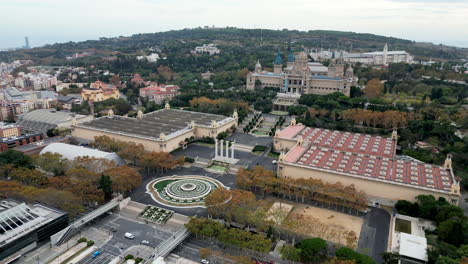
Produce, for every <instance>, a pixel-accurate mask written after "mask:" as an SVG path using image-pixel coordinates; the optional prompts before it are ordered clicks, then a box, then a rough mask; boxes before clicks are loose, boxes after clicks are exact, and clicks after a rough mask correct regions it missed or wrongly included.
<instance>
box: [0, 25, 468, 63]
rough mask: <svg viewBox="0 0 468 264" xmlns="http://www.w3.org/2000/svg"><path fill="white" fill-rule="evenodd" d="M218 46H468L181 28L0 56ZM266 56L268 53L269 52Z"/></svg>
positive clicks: (465, 52) (423, 54)
mask: <svg viewBox="0 0 468 264" xmlns="http://www.w3.org/2000/svg"><path fill="white" fill-rule="evenodd" d="M211 42H214V43H217V44H218V45H220V46H230V47H231V48H233V47H236V48H239V49H240V50H241V51H246V50H247V51H248V50H250V51H253V52H254V53H255V52H258V51H260V52H259V53H262V52H261V51H265V50H266V48H273V49H274V50H276V49H277V48H281V49H283V50H285V49H286V48H287V47H288V46H289V45H291V46H292V47H293V48H296V49H299V48H301V47H306V48H324V49H343V50H352V51H355V52H358V51H375V50H381V49H382V47H383V45H384V44H385V43H388V44H389V47H390V50H406V51H408V52H410V53H412V54H414V55H415V57H416V59H429V58H432V59H441V60H458V59H462V58H466V57H467V56H468V48H457V47H450V46H445V45H434V44H431V43H418V42H413V41H410V40H404V39H398V38H393V37H384V36H378V35H373V34H364V33H354V32H342V31H324V30H313V31H307V32H306V31H298V30H286V29H283V30H265V29H263V30H262V29H239V28H220V29H212V28H209V29H204V28H195V29H183V30H173V31H167V32H159V33H147V34H135V35H132V36H129V37H116V38H101V39H99V40H88V41H82V42H67V43H60V44H53V45H46V46H44V47H40V48H34V49H29V50H17V51H8V52H0V60H1V61H11V60H14V59H32V60H34V61H36V62H39V63H43V64H55V65H58V64H61V63H63V61H64V60H65V57H66V56H70V55H73V54H74V53H76V52H83V51H87V52H90V51H91V52H92V53H93V54H94V55H93V57H107V56H112V55H115V54H124V55H130V54H138V53H143V52H145V50H146V51H147V50H148V48H150V47H155V46H157V47H160V48H161V50H162V51H163V52H168V53H171V52H174V51H175V50H174V49H180V48H182V49H190V48H193V47H194V46H195V45H198V44H202V43H211ZM270 52H271V51H270Z"/></svg>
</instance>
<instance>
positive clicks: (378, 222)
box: [358, 207, 390, 263]
mask: <svg viewBox="0 0 468 264" xmlns="http://www.w3.org/2000/svg"><path fill="white" fill-rule="evenodd" d="M389 227H390V214H389V213H388V212H387V211H385V210H384V209H381V208H374V207H373V208H372V209H371V211H370V212H369V213H367V215H366V216H365V217H364V224H363V225H362V229H361V234H360V237H359V241H358V251H359V252H361V253H364V254H366V255H369V256H371V257H372V258H373V259H374V260H375V261H376V262H377V263H382V257H381V256H380V253H382V252H386V251H387V244H388V231H389Z"/></svg>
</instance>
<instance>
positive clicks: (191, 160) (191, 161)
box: [184, 156, 195, 163]
mask: <svg viewBox="0 0 468 264" xmlns="http://www.w3.org/2000/svg"><path fill="white" fill-rule="evenodd" d="M184 160H185V162H190V163H194V162H195V159H194V158H192V157H187V156H185V157H184Z"/></svg>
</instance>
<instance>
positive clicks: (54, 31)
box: [0, 0, 468, 49]
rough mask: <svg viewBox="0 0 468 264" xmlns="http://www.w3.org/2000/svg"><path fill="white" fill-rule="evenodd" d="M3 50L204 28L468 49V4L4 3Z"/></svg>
mask: <svg viewBox="0 0 468 264" xmlns="http://www.w3.org/2000/svg"><path fill="white" fill-rule="evenodd" d="M0 10H1V11H2V12H1V15H0V49H5V48H11V47H20V46H23V45H24V37H25V36H28V37H29V42H30V45H31V46H33V47H37V46H42V45H44V44H48V43H56V42H68V41H83V40H88V39H98V38H99V37H116V36H129V35H132V34H137V33H149V32H161V31H167V30H174V29H182V28H194V27H199V26H206V25H215V26H219V27H223V26H235V27H241V28H267V29H283V28H287V29H298V30H315V29H323V30H340V31H353V32H359V33H372V34H377V35H384V36H391V37H398V38H403V39H409V40H415V41H424V42H433V43H436V44H447V45H453V46H459V47H468V0H320V1H318V0H0Z"/></svg>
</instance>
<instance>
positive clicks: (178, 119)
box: [77, 109, 232, 139]
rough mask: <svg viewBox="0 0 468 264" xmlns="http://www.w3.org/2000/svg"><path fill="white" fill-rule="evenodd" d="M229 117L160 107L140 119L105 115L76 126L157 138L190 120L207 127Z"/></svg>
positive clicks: (175, 129)
mask: <svg viewBox="0 0 468 264" xmlns="http://www.w3.org/2000/svg"><path fill="white" fill-rule="evenodd" d="M231 119H232V118H231V117H226V116H222V115H215V114H207V113H200V112H192V111H185V110H177V109H161V110H158V111H154V112H151V113H147V114H145V115H143V118H142V119H141V120H139V119H137V118H130V117H123V116H115V115H114V116H112V117H109V116H105V117H101V118H97V119H94V120H91V121H87V122H83V123H80V124H78V125H77V127H83V128H88V129H95V130H103V131H108V132H110V133H124V134H127V135H130V136H132V135H134V136H137V137H149V138H155V139H157V138H159V135H160V134H161V133H164V134H165V135H166V136H168V135H170V134H173V133H177V132H179V131H183V130H186V129H189V124H190V122H191V121H194V122H195V124H196V125H199V126H205V127H208V126H210V125H211V122H212V121H213V120H214V121H215V122H216V123H218V124H219V123H225V122H228V121H230V120H231Z"/></svg>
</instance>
